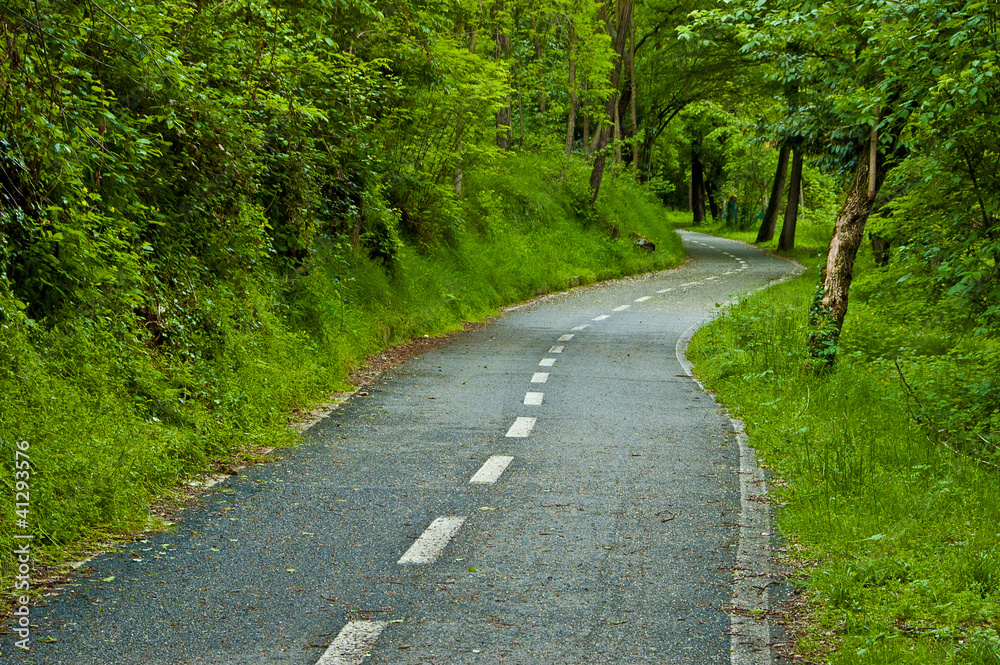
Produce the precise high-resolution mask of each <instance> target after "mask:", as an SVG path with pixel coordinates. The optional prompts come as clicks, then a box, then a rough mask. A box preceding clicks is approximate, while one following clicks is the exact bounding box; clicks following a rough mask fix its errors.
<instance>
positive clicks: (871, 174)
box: [809, 129, 889, 364]
mask: <svg viewBox="0 0 1000 665" xmlns="http://www.w3.org/2000/svg"><path fill="white" fill-rule="evenodd" d="M888 172H889V168H888V167H887V165H886V159H885V155H883V154H882V153H881V152H880V151H879V149H878V135H877V134H876V132H875V130H874V129H872V133H871V137H870V139H869V142H868V149H867V150H866V151H865V153H862V154H861V155H860V156H859V159H858V167H857V170H856V171H855V174H854V178H853V180H852V181H851V188H850V190H849V191H848V193H847V199H846V200H845V201H844V203H843V205H842V206H841V208H840V212H838V213H837V225H836V228H835V229H834V232H833V237H832V238H831V239H830V249H829V252H828V253H827V257H826V266H824V268H823V274H822V282H823V294H822V297H821V298H818V299H817V302H816V303H815V304H814V306H813V311H812V314H811V315H810V324H811V327H812V331H811V332H810V334H809V350H810V353H811V354H812V356H813V357H814V358H822V359H824V360H825V361H826V362H827V364H831V363H833V361H834V359H835V356H834V355H833V354H834V353H835V350H836V343H837V339H838V338H839V336H840V331H841V329H842V328H843V325H844V318H845V317H846V316H847V302H848V296H849V294H850V288H851V281H852V280H853V278H854V262H855V260H856V259H857V256H858V248H859V247H860V246H861V243H862V242H863V240H864V234H865V223H866V222H867V221H868V216H869V215H870V214H871V211H872V206H873V205H874V203H875V196H876V195H877V194H878V190H879V189H880V188H881V186H882V183H883V182H884V180H885V176H886V174H887V173H888Z"/></svg>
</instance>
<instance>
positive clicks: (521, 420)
mask: <svg viewBox="0 0 1000 665" xmlns="http://www.w3.org/2000/svg"><path fill="white" fill-rule="evenodd" d="M536 420H537V418H532V417H530V416H518V418H517V420H515V421H514V424H513V425H511V426H510V429H509V430H507V434H506V435H505V436H507V438H510V439H523V438H524V437H526V436H528V435H529V434H531V430H533V429H534V428H535V421H536Z"/></svg>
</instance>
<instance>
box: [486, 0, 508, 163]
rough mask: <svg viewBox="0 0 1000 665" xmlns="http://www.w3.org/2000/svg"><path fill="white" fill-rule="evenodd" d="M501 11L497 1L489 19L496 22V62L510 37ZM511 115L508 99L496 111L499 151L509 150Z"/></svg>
mask: <svg viewBox="0 0 1000 665" xmlns="http://www.w3.org/2000/svg"><path fill="white" fill-rule="evenodd" d="M502 10H503V0H498V2H497V3H496V4H495V5H494V6H493V10H492V12H491V18H493V20H494V21H495V22H496V23H495V24H494V28H493V30H494V33H493V35H494V38H495V45H496V46H495V50H494V57H495V59H496V60H497V62H499V61H501V60H503V59H504V58H505V57H506V55H507V51H508V50H509V49H510V36H509V35H508V34H507V33H506V31H505V30H504V26H503V24H502V23H501V20H502V16H500V13H501V11H502ZM507 78H508V79H509V78H510V72H509V71H508V73H507ZM512 116H513V113H512V112H511V104H510V99H509V98H508V100H507V104H506V105H505V106H504V107H503V108H501V109H499V110H498V111H497V147H498V148H500V149H501V150H510V140H511V136H512V133H513V130H512V128H511V118H512Z"/></svg>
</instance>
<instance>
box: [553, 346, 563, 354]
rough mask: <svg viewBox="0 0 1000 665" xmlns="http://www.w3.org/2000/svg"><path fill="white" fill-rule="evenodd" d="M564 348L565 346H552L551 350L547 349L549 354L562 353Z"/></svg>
mask: <svg viewBox="0 0 1000 665" xmlns="http://www.w3.org/2000/svg"><path fill="white" fill-rule="evenodd" d="M565 348H566V347H565V346H553V347H552V348H551V349H549V353H562V352H563V349H565Z"/></svg>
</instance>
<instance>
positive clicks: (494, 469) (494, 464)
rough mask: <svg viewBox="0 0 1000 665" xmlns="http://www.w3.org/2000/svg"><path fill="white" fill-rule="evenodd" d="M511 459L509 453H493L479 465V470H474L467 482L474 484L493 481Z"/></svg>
mask: <svg viewBox="0 0 1000 665" xmlns="http://www.w3.org/2000/svg"><path fill="white" fill-rule="evenodd" d="M513 461H514V458H513V457H510V456H509V455H493V456H492V457H490V458H489V459H488V460H486V462H485V463H484V464H483V465H482V466H481V467H479V471H476V475H474V476H472V478H471V479H470V480H469V483H470V484H476V485H488V484H492V483H495V482H496V481H497V480H499V479H500V476H501V475H502V474H503V472H504V471H505V470H506V469H507V466H508V465H509V464H510V463H511V462H513Z"/></svg>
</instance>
